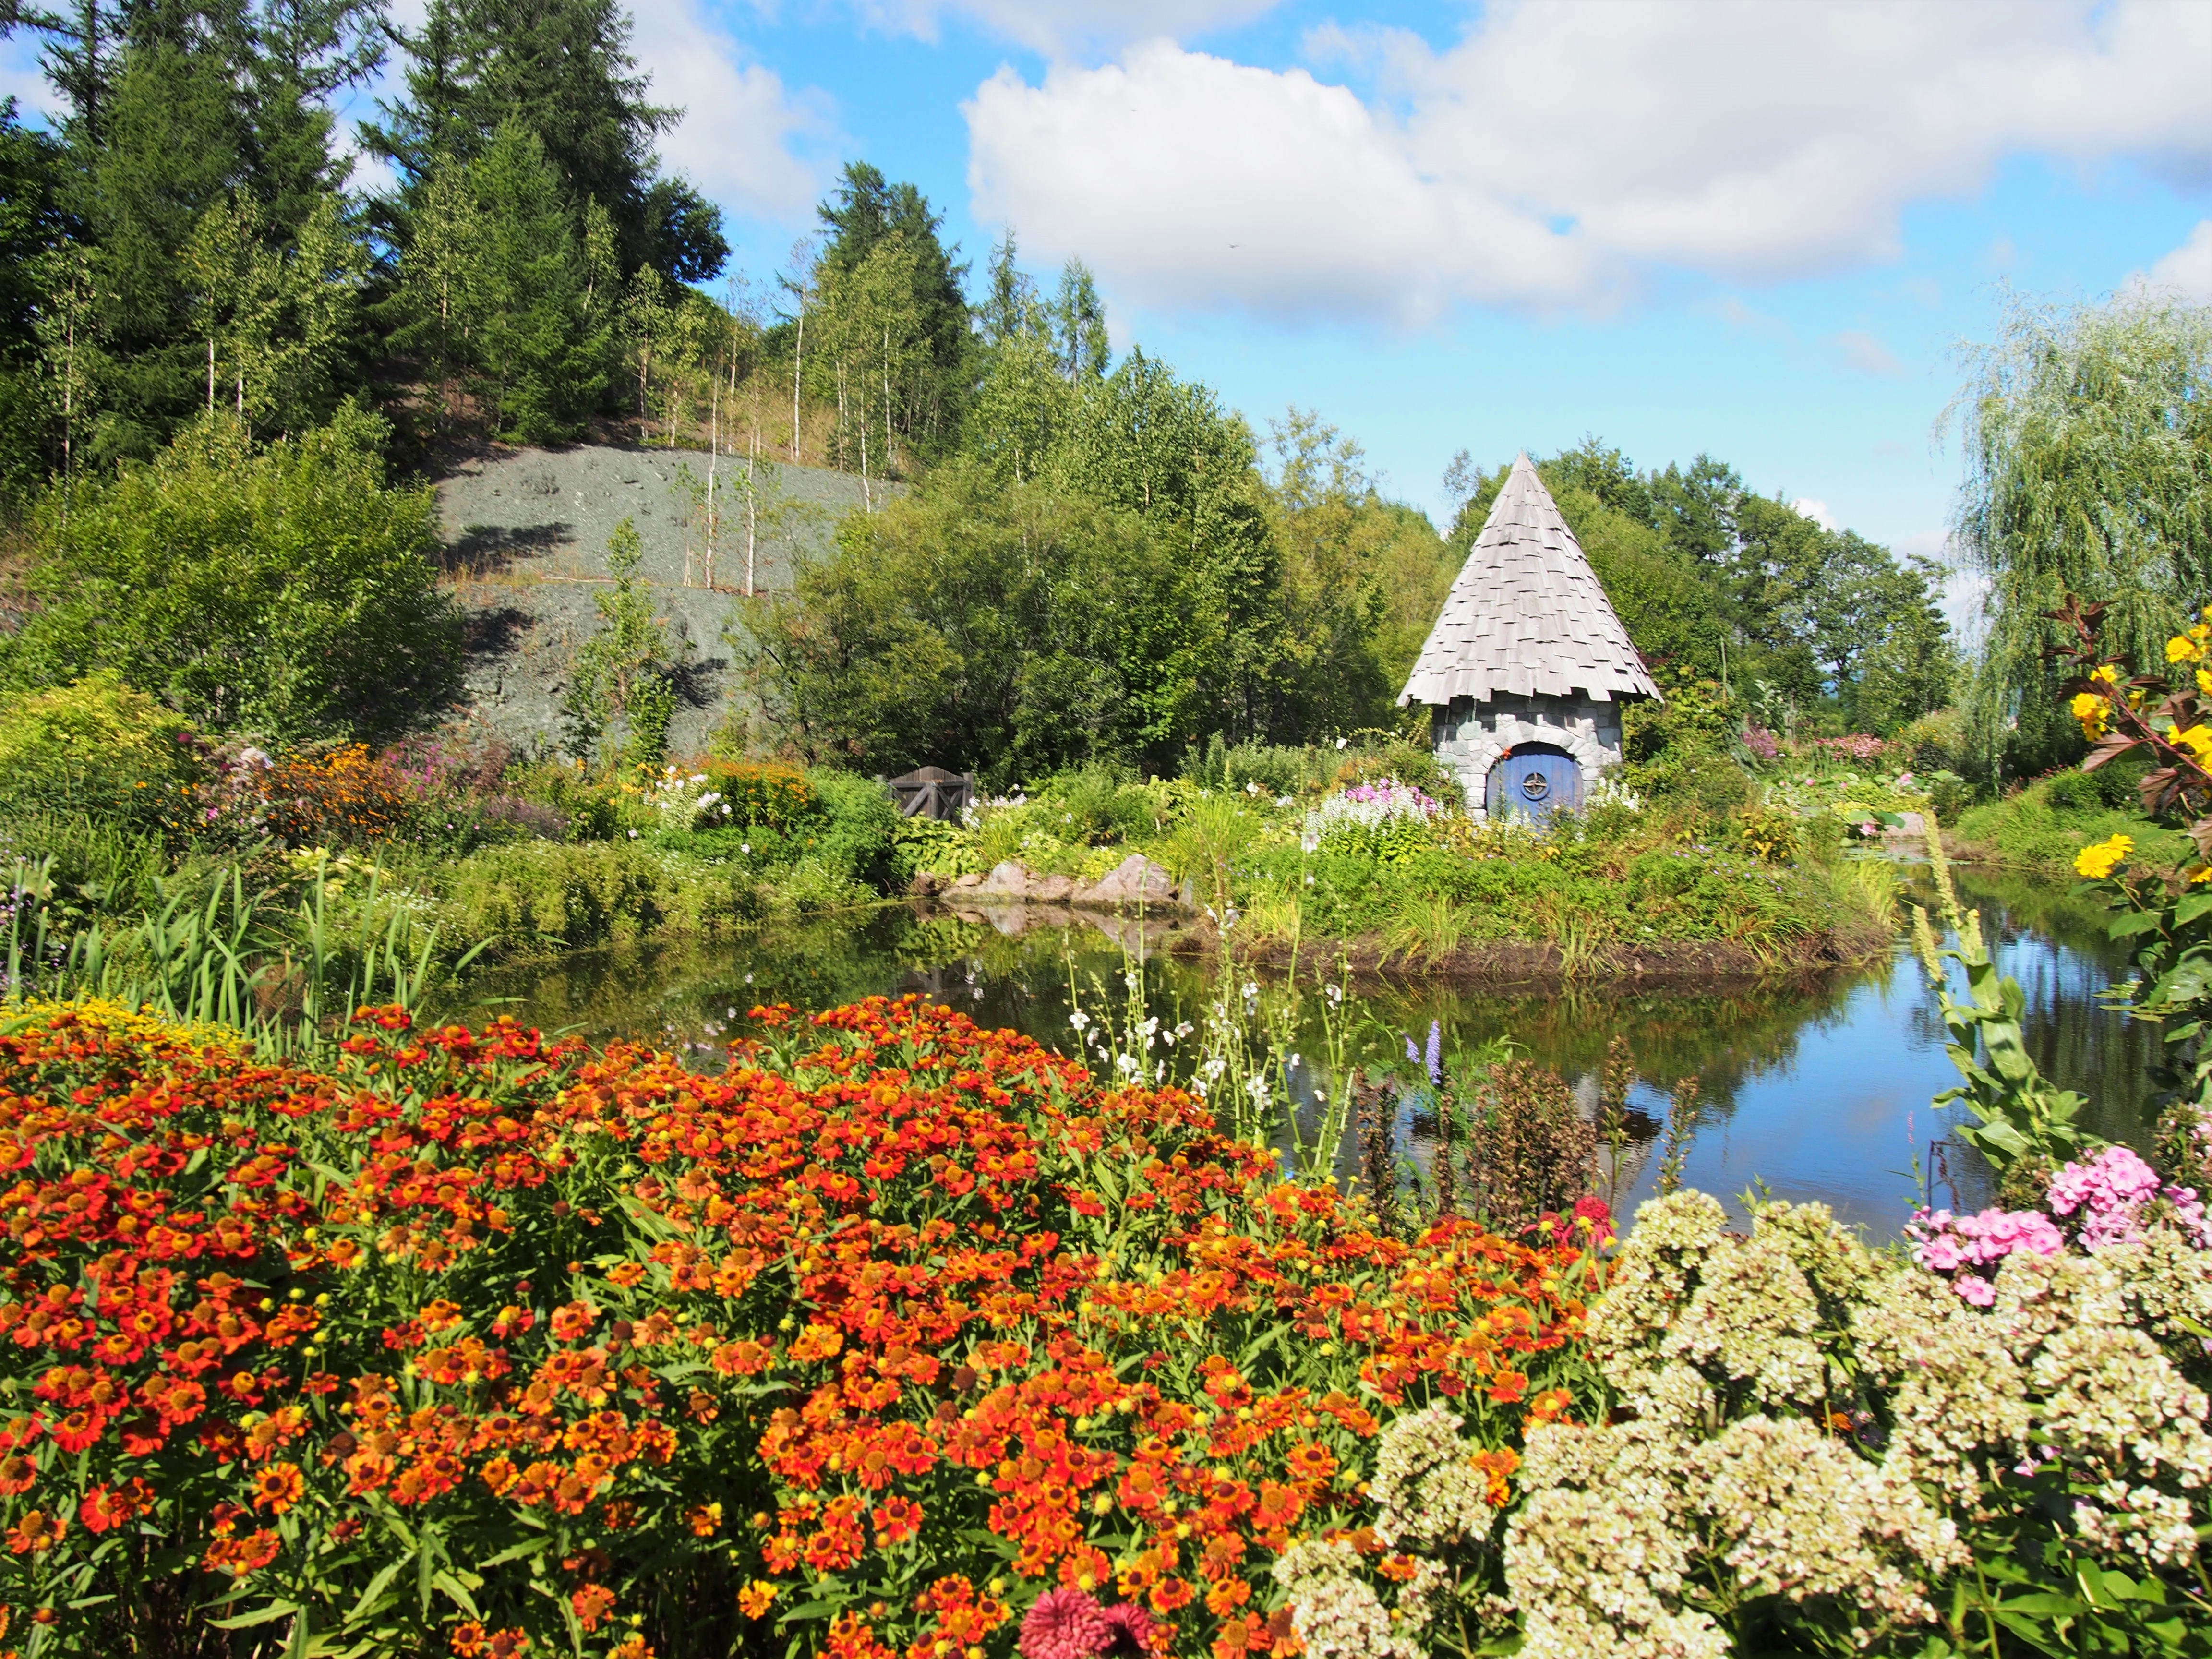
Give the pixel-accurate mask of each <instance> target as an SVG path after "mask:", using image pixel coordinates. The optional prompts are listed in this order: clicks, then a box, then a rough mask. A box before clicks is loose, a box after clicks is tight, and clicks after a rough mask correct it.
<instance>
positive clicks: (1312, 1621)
mask: <svg viewBox="0 0 2212 1659" xmlns="http://www.w3.org/2000/svg"><path fill="white" fill-rule="evenodd" d="M1271 1571H1273V1574H1274V1577H1275V1582H1276V1583H1279V1584H1280V1585H1281V1586H1282V1587H1283V1588H1284V1589H1286V1590H1288V1591H1289V1592H1290V1596H1291V1629H1293V1630H1295V1631H1296V1632H1297V1636H1298V1640H1299V1641H1301V1642H1303V1643H1304V1644H1305V1650H1306V1651H1307V1652H1308V1653H1310V1654H1311V1655H1312V1656H1313V1659H1422V1656H1421V1650H1419V1648H1418V1647H1416V1646H1414V1645H1413V1643H1412V1642H1410V1641H1408V1640H1407V1638H1404V1637H1402V1636H1396V1635H1393V1634H1392V1633H1391V1630H1390V1610H1389V1608H1387V1607H1384V1606H1383V1602H1382V1599H1381V1598H1380V1597H1378V1596H1377V1595H1376V1594H1375V1592H1374V1590H1373V1589H1371V1588H1370V1586H1369V1585H1368V1583H1367V1581H1366V1580H1365V1579H1364V1578H1363V1577H1360V1571H1359V1553H1358V1551H1356V1550H1354V1549H1353V1548H1352V1546H1351V1545H1349V1544H1347V1543H1346V1542H1344V1541H1342V1540H1341V1539H1334V1538H1332V1539H1319V1538H1316V1539H1309V1540H1307V1541H1305V1542H1304V1543H1302V1544H1293V1545H1291V1547H1290V1548H1289V1549H1287V1550H1285V1551H1284V1552H1283V1553H1282V1554H1281V1555H1280V1556H1279V1557H1278V1558H1277V1559H1276V1561H1275V1565H1274V1566H1273V1569H1271Z"/></svg>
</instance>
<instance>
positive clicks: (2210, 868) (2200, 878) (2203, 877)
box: [2189, 864, 2212, 887]
mask: <svg viewBox="0 0 2212 1659" xmlns="http://www.w3.org/2000/svg"><path fill="white" fill-rule="evenodd" d="M2207 881H2212V864H2208V865H2206V866H2204V867H2203V869H2202V870H2192V871H2191V872H2189V884H2190V885H2191V887H2194V886H2196V885H2197V884H2199V883H2201V882H2207Z"/></svg>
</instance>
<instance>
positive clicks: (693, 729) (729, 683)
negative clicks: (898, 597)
mask: <svg viewBox="0 0 2212 1659" xmlns="http://www.w3.org/2000/svg"><path fill="white" fill-rule="evenodd" d="M707 467H708V458H707V457H706V456H705V455H703V454H701V453H696V452H691V451H685V450H654V449H632V448H614V447H607V446H604V445H592V444H580V445H577V446H575V447H573V448H568V449H559V450H546V449H522V450H507V451H501V452H499V453H495V454H492V455H489V456H485V457H482V458H477V459H470V460H468V461H466V462H464V463H462V464H461V465H459V466H458V467H456V468H455V470H454V471H453V472H451V473H450V474H448V475H447V477H444V478H442V479H441V480H440V481H439V483H438V503H439V509H440V515H441V520H442V523H443V529H444V534H445V537H446V541H447V569H448V570H449V571H450V572H451V579H452V582H453V592H454V595H455V597H456V598H458V599H459V600H460V602H461V603H462V605H464V606H465V607H466V608H467V610H468V611H469V615H470V629H469V636H470V638H469V646H470V648H469V665H468V684H467V696H468V701H469V704H470V711H471V714H472V715H473V717H474V718H475V719H476V720H478V721H480V722H482V723H483V724H484V725H486V726H489V727H490V728H491V729H492V730H494V731H495V732H498V733H499V734H500V735H501V736H502V737H504V738H507V739H508V740H509V741H511V742H514V743H517V744H523V745H526V746H529V745H538V746H544V747H547V748H550V747H552V746H554V745H556V744H557V743H558V741H559V738H560V733H561V718H560V702H561V697H562V692H563V691H564V690H565V689H566V686H567V677H568V669H569V665H570V664H571V663H572V662H573V661H574V653H575V649H576V647H577V646H578V645H579V644H580V642H581V641H584V640H585V639H587V638H589V637H590V635H592V632H593V630H595V629H597V628H598V627H599V612H598V610H597V608H596V605H595V603H594V601H595V599H596V597H597V596H598V595H599V593H601V592H604V591H605V585H606V583H607V581H608V580H609V578H608V576H607V571H606V545H607V538H608V536H609V535H611V533H612V532H613V531H614V528H615V526H617V525H618V524H620V523H621V522H622V520H623V519H625V518H627V519H629V520H632V521H633V522H634V523H635V525H636V526H637V531H638V535H639V537H640V538H641V540H642V541H643V543H644V545H645V562H644V564H643V566H642V567H641V571H640V574H641V576H642V577H643V579H644V580H646V581H647V584H648V585H649V586H651V588H652V590H653V595H654V597H655V599H657V600H658V601H659V609H660V613H661V615H662V616H663V617H665V619H666V621H667V623H668V627H669V632H670V634H671V635H672V636H673V637H675V638H677V639H678V640H679V641H682V642H683V646H684V649H685V651H686V653H687V663H686V667H685V671H684V676H683V683H682V689H683V692H684V699H683V702H682V704H681V706H680V707H679V708H678V710H677V715H676V720H675V723H674V726H673V727H672V729H671V744H672V746H673V748H674V749H675V750H676V751H677V752H678V753H679V754H680V753H683V752H685V751H687V750H696V749H698V748H699V747H701V746H702V744H704V742H705V739H706V734H707V732H708V728H709V727H710V726H712V725H713V724H714V721H715V720H718V719H719V718H720V716H721V714H723V712H724V710H725V708H726V706H727V705H728V704H729V702H731V700H732V698H733V697H737V696H740V695H741V689H740V688H739V687H738V685H737V684H735V681H734V676H733V675H732V672H731V669H730V656H731V652H730V647H729V646H728V644H727V643H726V641H725V639H724V637H723V634H724V629H726V627H728V626H730V625H731V623H732V619H733V618H734V617H735V616H736V614H737V613H738V611H739V609H740V608H741V607H743V606H745V605H758V604H763V603H765V602H766V601H765V599H763V598H761V597H757V596H758V595H761V594H765V593H769V592H774V591H775V590H778V589H781V588H785V587H787V586H789V584H790V580H791V561H792V557H793V554H794V553H795V552H799V551H801V550H817V551H818V550H824V549H826V548H827V547H828V546H829V542H830V538H831V536H832V534H833V533H834V529H835V526H836V521H837V520H838V519H839V518H841V517H842V516H843V515H844V514H845V513H849V512H852V511H854V510H856V509H859V508H860V507H863V506H864V501H863V499H862V495H861V488H860V479H858V478H857V477H852V476H850V475H848V474H846V473H842V472H831V471H823V470H822V469H820V468H817V467H800V466H784V465H776V464H774V463H771V462H763V463H762V464H761V465H760V466H759V468H758V471H757V475H756V476H757V478H758V481H759V523H758V529H757V536H756V539H755V544H754V568H753V577H754V586H755V590H756V595H757V596H756V597H754V598H750V599H748V598H747V597H746V596H745V593H744V584H745V547H746V535H745V523H744V501H743V497H742V496H741V495H730V494H727V493H725V492H726V491H727V489H728V487H729V486H728V480H729V478H730V477H731V473H732V471H733V470H734V471H738V472H739V473H742V472H743V471H744V462H743V461H742V460H736V461H733V460H732V459H729V458H728V457H724V458H723V459H722V461H721V463H720V469H719V474H718V477H717V481H716V495H717V498H718V501H720V510H721V514H722V527H721V529H720V532H719V533H718V534H717V536H716V538H715V548H714V573H713V574H714V586H713V587H712V588H709V587H708V586H707V570H706V547H705V537H704V534H703V532H702V529H701V527H700V518H701V515H700V514H699V513H698V512H697V510H696V507H695V506H694V501H693V495H692V489H691V487H690V485H688V484H687V483H686V482H685V480H684V476H683V472H684V469H689V471H690V474H691V475H692V477H694V478H696V480H697V481H698V484H699V486H700V487H701V488H703V486H704V483H705V480H706V477H707ZM883 495H884V491H883V488H882V486H881V485H878V486H876V488H875V490H874V496H875V500H876V501H877V503H878V505H880V504H881V502H882V500H883Z"/></svg>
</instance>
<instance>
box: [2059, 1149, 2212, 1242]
mask: <svg viewBox="0 0 2212 1659" xmlns="http://www.w3.org/2000/svg"><path fill="white" fill-rule="evenodd" d="M2162 1195H2163V1196H2165V1197H2166V1198H2167V1199H2169V1200H2172V1201H2173V1202H2174V1203H2175V1204H2176V1206H2177V1207H2180V1206H2186V1205H2189V1204H2192V1203H2194V1202H2195V1201H2196V1198H2197V1194H2195V1193H2194V1192H2193V1191H2191V1190H2190V1189H2189V1188H2183V1187H2170V1188H2165V1189H2164V1190H2163V1194H2162ZM2160 1196H2161V1189H2160V1185H2159V1179H2158V1171H2157V1170H2154V1169H2152V1168H2151V1167H2150V1165H2149V1164H2146V1163H2144V1162H2143V1161H2142V1158H2139V1157H2137V1156H2136V1153H2135V1152H2133V1151H2132V1150H2130V1148H2128V1147H2125V1146H2107V1147H2106V1148H2105V1150H2104V1151H2103V1152H2100V1153H2098V1154H2097V1156H2096V1157H2095V1158H2091V1159H2090V1160H2089V1161H2088V1162H2087V1163H2086V1164H2068V1165H2067V1166H2066V1167H2065V1168H2064V1169H2063V1170H2059V1172H2058V1173H2057V1175H2055V1176H2051V1187H2050V1191H2049V1193H2048V1194H2047V1197H2048V1200H2049V1202H2050V1205H2051V1210H2052V1212H2054V1213H2056V1214H2058V1215H2072V1214H2073V1213H2074V1212H2075V1211H2077V1210H2078V1211H2080V1212H2081V1222H2080V1229H2081V1231H2080V1237H2081V1248H2082V1249H2085V1250H2091V1251H2095V1250H2100V1249H2104V1248H2105V1247H2106V1245H2108V1244H2132V1243H2135V1242H2136V1240H2137V1239H2140V1238H2141V1237H2142V1207H2143V1206H2144V1205H2145V1204H2146V1203H2148V1201H2149V1200H2152V1199H2154V1198H2157V1197H2160ZM2183 1225H2184V1226H2185V1227H2188V1228H2189V1229H2190V1231H2191V1235H2192V1236H2193V1237H2199V1238H2200V1242H2201V1234H2200V1233H2199V1229H2200V1228H2201V1226H2202V1225H2203V1220H2202V1216H2201V1215H2198V1216H2197V1217H2195V1218H2190V1217H2188V1216H2187V1214H2186V1212H2185V1218H2184V1220H2183Z"/></svg>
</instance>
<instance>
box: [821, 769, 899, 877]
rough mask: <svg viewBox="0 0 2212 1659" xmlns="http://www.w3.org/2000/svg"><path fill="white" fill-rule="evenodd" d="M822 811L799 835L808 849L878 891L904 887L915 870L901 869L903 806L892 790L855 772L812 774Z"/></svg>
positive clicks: (838, 870) (831, 866)
mask: <svg viewBox="0 0 2212 1659" xmlns="http://www.w3.org/2000/svg"><path fill="white" fill-rule="evenodd" d="M808 781H809V782H810V783H811V784H812V786H813V787H814V792H815V796H816V799H817V800H819V801H820V803H821V809H822V816H821V817H820V818H819V819H818V820H817V821H816V822H815V823H813V824H810V825H809V826H807V829H806V832H805V835H804V836H802V837H801V838H800V840H801V843H802V845H803V846H804V847H805V850H806V851H808V852H811V854H813V855H814V856H815V857H816V858H817V859H819V860H821V861H822V862H823V864H824V865H825V866H827V867H828V868H829V869H830V870H833V871H835V872H837V873H838V874H839V875H841V876H842V877H844V878H846V879H847V880H848V881H855V882H860V883H862V884H866V885H867V886H870V887H873V888H877V889H878V890H888V889H890V888H894V887H903V886H904V885H905V884H907V882H908V880H910V879H912V878H913V875H914V871H913V870H912V869H911V868H910V867H908V868H902V867H901V861H900V857H899V841H898V826H899V815H898V808H897V806H896V805H894V804H893V802H892V800H891V796H890V791H889V790H888V789H886V788H884V787H883V785H881V784H880V783H878V782H876V781H873V780H872V779H870V778H863V777H859V776H856V775H854V774H852V773H850V772H830V771H816V772H813V773H811V774H809V775H808Z"/></svg>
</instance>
